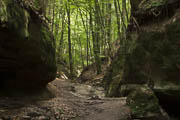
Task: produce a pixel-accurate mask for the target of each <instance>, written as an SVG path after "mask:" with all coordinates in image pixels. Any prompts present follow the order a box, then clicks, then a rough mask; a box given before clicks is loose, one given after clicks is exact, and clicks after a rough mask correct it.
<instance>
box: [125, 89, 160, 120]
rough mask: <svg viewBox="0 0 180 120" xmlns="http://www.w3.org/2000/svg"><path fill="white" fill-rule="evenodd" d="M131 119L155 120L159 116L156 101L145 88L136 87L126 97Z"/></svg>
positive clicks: (152, 94) (152, 93) (153, 95)
mask: <svg viewBox="0 0 180 120" xmlns="http://www.w3.org/2000/svg"><path fill="white" fill-rule="evenodd" d="M127 105H128V106H129V107H130V108H131V110H132V111H131V112H132V117H133V118H138V119H140V118H157V117H159V116H160V115H161V111H160V107H159V103H158V99H157V98H156V96H155V94H154V92H153V91H152V90H151V89H150V88H148V87H147V86H141V87H137V88H136V90H134V91H132V92H131V93H130V94H129V95H128V97H127Z"/></svg>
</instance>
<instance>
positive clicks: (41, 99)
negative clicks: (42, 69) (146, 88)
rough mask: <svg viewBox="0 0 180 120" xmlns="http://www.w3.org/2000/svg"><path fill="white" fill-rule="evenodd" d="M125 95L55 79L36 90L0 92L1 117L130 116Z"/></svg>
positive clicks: (119, 119)
mask: <svg viewBox="0 0 180 120" xmlns="http://www.w3.org/2000/svg"><path fill="white" fill-rule="evenodd" d="M129 116H130V110H129V108H128V107H127V106H126V98H105V97H104V91H103V88H101V87H92V86H90V85H85V84H79V83H72V82H71V81H70V80H63V79H56V80H54V81H53V82H51V83H49V85H48V87H47V89H46V90H42V91H40V92H39V93H37V92H34V93H28V94H27V93H19V94H17V93H16V94H15V93H11V94H9V96H8V97H7V96H6V97H5V96H4V95H1V96H0V120H130V117H129Z"/></svg>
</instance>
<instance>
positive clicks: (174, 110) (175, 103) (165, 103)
mask: <svg viewBox="0 0 180 120" xmlns="http://www.w3.org/2000/svg"><path fill="white" fill-rule="evenodd" d="M178 92H179V91H171V92H170V93H169V94H164V93H162V92H158V91H155V94H156V96H157V97H158V99H159V104H160V105H161V106H162V108H163V109H164V110H165V111H166V112H167V113H168V114H169V116H170V117H171V118H172V119H173V120H179V119H180V111H179V108H180V102H179V101H180V98H178V96H174V95H175V94H179V93H178Z"/></svg>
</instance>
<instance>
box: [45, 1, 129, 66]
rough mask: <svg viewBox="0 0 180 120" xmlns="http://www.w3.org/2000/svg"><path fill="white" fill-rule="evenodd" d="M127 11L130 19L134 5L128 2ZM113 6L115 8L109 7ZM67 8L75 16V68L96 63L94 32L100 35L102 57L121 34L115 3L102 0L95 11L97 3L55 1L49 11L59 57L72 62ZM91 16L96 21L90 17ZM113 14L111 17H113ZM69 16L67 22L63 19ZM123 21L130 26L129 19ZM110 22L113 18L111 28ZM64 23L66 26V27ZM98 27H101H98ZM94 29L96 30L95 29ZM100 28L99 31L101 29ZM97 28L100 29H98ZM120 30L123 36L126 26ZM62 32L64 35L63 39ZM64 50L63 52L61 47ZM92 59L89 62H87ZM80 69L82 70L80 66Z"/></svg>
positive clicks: (72, 22) (48, 14) (121, 21)
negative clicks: (118, 27) (97, 18)
mask: <svg viewBox="0 0 180 120" xmlns="http://www.w3.org/2000/svg"><path fill="white" fill-rule="evenodd" d="M119 2H120V3H119V4H120V10H121V11H119V13H118V14H119V15H122V13H121V12H122V9H123V6H122V1H121V0H120V1H119ZM126 2H127V3H126V10H127V16H128V18H129V17H130V2H129V0H126ZM109 4H111V9H109V8H108V5H109ZM67 6H68V7H69V8H70V17H71V39H72V40H71V41H72V54H73V62H74V65H75V66H80V68H83V66H84V65H85V66H86V65H87V64H90V63H93V62H94V60H95V53H94V52H95V51H94V49H95V48H96V47H95V46H94V45H96V44H94V41H93V35H92V31H93V32H94V34H95V35H97V34H99V39H98V40H99V41H100V42H99V44H100V45H99V46H100V54H99V55H100V56H101V55H102V56H107V55H108V54H107V53H108V51H109V47H110V46H111V44H112V43H113V42H115V41H116V40H117V39H118V36H119V35H118V34H117V31H118V29H117V19H116V14H115V8H114V0H108V1H106V0H99V1H98V7H99V8H98V10H99V12H98V13H97V12H95V1H94V0H75V1H72V0H54V1H53V0H52V2H51V3H50V5H49V7H48V9H47V12H46V13H47V17H48V18H49V19H50V20H51V21H52V23H53V24H51V26H52V27H51V28H52V31H53V33H54V35H55V39H56V48H57V49H56V53H57V56H61V57H62V59H64V60H65V61H67V62H69V60H68V31H67V30H68V29H67V28H68V25H67V13H66V12H67ZM90 14H91V15H92V18H90ZM110 15H111V16H110ZM63 16H65V19H63ZM97 16H98V17H99V20H98V21H99V24H98V23H97V20H96V17H97ZM128 18H126V19H125V20H122V17H121V20H120V23H121V24H125V25H126V27H127V25H128V21H129V19H128ZM108 19H111V21H110V23H109V24H110V25H108ZM90 20H92V26H91V25H90ZM63 24H65V25H64V26H63ZM97 26H98V27H97ZM91 27H92V28H91ZM96 28H99V30H97V29H96ZM95 29H96V30H95ZM108 31H109V33H110V35H109V36H110V38H109V42H108ZM120 31H121V32H122V33H123V32H124V30H123V25H121V28H120ZM62 32H63V33H64V34H63V36H62ZM60 46H61V48H60V49H62V51H61V52H60V49H59V47H60ZM87 59H88V63H87ZM76 68H79V67H76Z"/></svg>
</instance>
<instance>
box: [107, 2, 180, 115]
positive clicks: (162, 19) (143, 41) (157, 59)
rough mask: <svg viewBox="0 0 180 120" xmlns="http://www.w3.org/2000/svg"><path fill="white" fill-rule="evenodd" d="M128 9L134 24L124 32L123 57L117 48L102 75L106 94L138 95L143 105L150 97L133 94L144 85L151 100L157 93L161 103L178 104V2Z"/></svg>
mask: <svg viewBox="0 0 180 120" xmlns="http://www.w3.org/2000/svg"><path fill="white" fill-rule="evenodd" d="M135 1H138V0H135ZM135 1H134V0H132V1H131V2H132V3H133V2H135ZM148 3H149V4H148ZM132 5H136V4H135V3H134V4H132ZM164 5H165V6H164ZM132 8H133V9H134V10H135V11H133V12H132V16H133V17H134V18H135V19H136V22H134V21H133V20H132V21H131V24H130V25H129V29H128V31H127V32H128V35H127V53H126V55H124V56H123V53H122V51H123V50H122V49H123V48H120V49H119V52H118V53H117V57H116V58H115V59H114V61H113V62H112V64H111V66H110V68H109V72H107V74H106V75H105V77H104V86H105V89H106V95H107V96H128V99H131V98H132V96H138V95H141V94H142V97H141V99H142V103H143V102H144V104H146V97H152V96H151V95H148V94H147V95H148V96H146V94H145V93H144V92H141V91H136V88H141V87H142V86H144V85H146V86H148V88H147V89H150V88H151V92H152V93H153V94H152V95H153V97H154V98H155V94H154V92H155V93H157V92H158V96H157V97H159V96H161V97H162V98H163V101H166V100H171V101H169V102H168V103H170V102H173V101H179V100H180V97H179V93H180V77H179V73H180V67H179V66H180V44H179V43H180V34H179V33H180V14H179V13H180V1H178V0H172V1H167V0H143V1H141V2H140V1H139V5H138V6H135V7H132ZM166 10H168V11H166ZM137 23H138V25H137ZM152 90H153V91H152ZM143 95H144V96H143ZM135 98H136V97H135ZM143 100H144V101H143ZM134 101H135V103H136V102H138V99H134ZM154 105H155V106H156V108H158V106H159V104H154ZM155 106H154V107H155ZM146 107H148V105H145V106H144V109H141V110H142V111H143V110H144V112H145V111H148V110H146ZM159 110H160V108H159ZM136 115H137V116H139V115H138V114H136ZM137 116H136V117H137ZM139 117H140V116H139Z"/></svg>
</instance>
